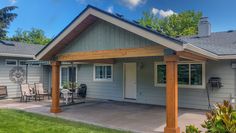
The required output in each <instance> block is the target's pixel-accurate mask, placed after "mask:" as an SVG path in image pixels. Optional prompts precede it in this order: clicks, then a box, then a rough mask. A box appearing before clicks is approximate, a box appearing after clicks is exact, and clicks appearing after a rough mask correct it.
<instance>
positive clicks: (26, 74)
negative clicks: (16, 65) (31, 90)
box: [25, 63, 29, 84]
mask: <svg viewBox="0 0 236 133" xmlns="http://www.w3.org/2000/svg"><path fill="white" fill-rule="evenodd" d="M28 66H29V64H28V63H27V64H26V66H25V69H26V73H25V77H26V84H28Z"/></svg>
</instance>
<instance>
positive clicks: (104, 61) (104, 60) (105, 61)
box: [78, 59, 115, 64]
mask: <svg viewBox="0 0 236 133" xmlns="http://www.w3.org/2000/svg"><path fill="white" fill-rule="evenodd" d="M78 62H85V63H101V64H114V63H115V59H97V60H81V61H78Z"/></svg>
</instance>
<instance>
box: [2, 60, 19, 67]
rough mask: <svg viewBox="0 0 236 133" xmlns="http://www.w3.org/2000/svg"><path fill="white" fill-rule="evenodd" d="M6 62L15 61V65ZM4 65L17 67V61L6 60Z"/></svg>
mask: <svg viewBox="0 0 236 133" xmlns="http://www.w3.org/2000/svg"><path fill="white" fill-rule="evenodd" d="M8 61H15V62H16V64H15V65H10V64H7V62H8ZM5 65H7V66H17V65H18V62H17V60H14V59H6V60H5Z"/></svg>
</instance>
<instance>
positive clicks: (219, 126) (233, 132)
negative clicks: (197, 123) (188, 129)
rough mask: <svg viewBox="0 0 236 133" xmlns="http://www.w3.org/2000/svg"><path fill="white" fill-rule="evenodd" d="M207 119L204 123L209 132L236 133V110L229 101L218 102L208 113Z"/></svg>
mask: <svg viewBox="0 0 236 133" xmlns="http://www.w3.org/2000/svg"><path fill="white" fill-rule="evenodd" d="M206 116H207V120H206V121H205V122H204V124H202V127H203V128H206V129H207V131H206V132H208V133H236V110H234V109H233V107H232V105H231V104H230V103H229V101H224V102H223V104H219V103H218V104H216V105H215V109H213V110H212V111H211V112H209V113H207V114H206Z"/></svg>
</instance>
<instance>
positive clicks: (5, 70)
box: [0, 57, 49, 98]
mask: <svg viewBox="0 0 236 133" xmlns="http://www.w3.org/2000/svg"><path fill="white" fill-rule="evenodd" d="M6 59H14V60H18V61H19V60H27V59H24V58H12V57H9V58H7V57H0V85H6V86H7V91H8V98H14V97H19V96H21V92H20V86H19V85H18V84H16V83H14V82H12V81H11V80H10V79H9V71H10V70H11V69H12V68H13V67H14V66H7V65H5V60H6ZM22 68H23V69H24V70H26V67H25V66H22ZM46 70H47V69H46ZM46 70H45V75H44V77H46V76H47V73H49V72H46ZM42 74H43V73H42V66H40V67H33V66H30V65H29V67H28V83H29V84H30V85H32V86H33V85H34V83H39V82H42V79H43V78H42ZM46 80H47V82H48V79H46ZM46 80H45V81H46ZM25 82H26V80H25ZM47 82H45V86H48V85H47V84H46V83H47Z"/></svg>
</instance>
